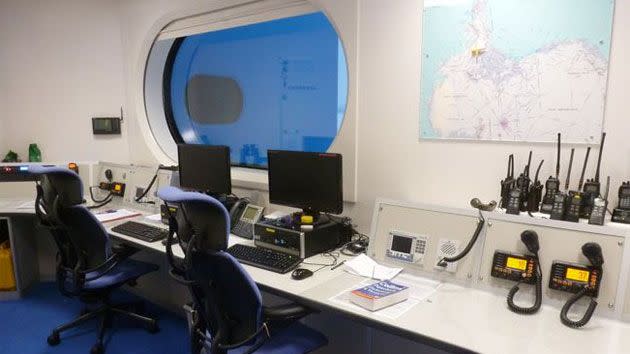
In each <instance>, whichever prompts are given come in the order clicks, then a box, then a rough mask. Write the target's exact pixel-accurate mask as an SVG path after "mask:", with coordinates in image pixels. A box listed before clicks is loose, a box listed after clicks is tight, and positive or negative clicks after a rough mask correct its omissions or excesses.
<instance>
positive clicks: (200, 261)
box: [158, 187, 328, 354]
mask: <svg viewBox="0 0 630 354" xmlns="http://www.w3.org/2000/svg"><path fill="white" fill-rule="evenodd" d="M158 196H159V197H160V198H161V199H162V200H164V202H165V203H167V204H169V203H170V204H171V205H173V204H174V205H177V206H178V209H177V212H176V214H175V215H171V216H170V218H169V219H170V225H169V226H170V227H169V229H170V232H169V237H168V238H167V242H166V243H167V256H168V262H169V264H170V266H171V269H170V273H171V276H173V277H174V278H175V279H176V280H177V281H179V282H180V283H182V284H185V285H186V286H187V287H188V288H189V290H190V294H191V297H192V299H193V304H192V307H193V310H192V314H191V315H190V316H189V320H190V329H191V330H190V335H191V337H190V338H191V352H192V353H193V354H199V353H201V354H226V353H229V354H236V353H238V354H246V353H254V352H255V353H258V354H263V353H282V354H298V353H300V354H301V353H309V352H311V351H313V350H315V349H317V348H319V347H322V346H324V345H326V344H327V343H328V341H327V339H326V337H324V336H323V335H322V334H321V333H319V332H316V331H315V330H313V329H311V328H309V327H307V326H305V325H303V324H302V323H300V322H298V321H297V320H298V319H300V318H302V317H303V316H306V315H307V314H309V313H310V312H309V311H308V310H307V309H305V308H304V307H302V306H299V305H295V304H286V305H280V306H277V307H266V306H263V304H262V297H261V294H260V290H259V289H258V287H257V286H256V284H255V283H254V281H253V280H252V278H251V277H250V276H249V274H248V273H247V272H246V271H245V270H244V269H243V267H242V266H241V265H240V264H239V263H238V261H237V260H236V259H235V258H233V257H232V256H231V255H230V254H229V253H227V252H226V251H225V250H226V248H227V245H228V237H229V235H230V218H229V214H228V212H227V210H226V209H225V207H224V206H223V205H222V204H221V203H220V202H219V201H217V200H216V199H214V198H212V197H210V196H207V195H205V194H201V193H194V192H183V191H181V190H179V189H177V188H175V187H164V188H161V189H160V190H159V191H158ZM175 233H177V239H178V240H179V246H180V247H181V248H182V251H184V259H183V260H179V261H178V260H177V259H175V258H174V257H173V250H172V247H173V236H174V234H175Z"/></svg>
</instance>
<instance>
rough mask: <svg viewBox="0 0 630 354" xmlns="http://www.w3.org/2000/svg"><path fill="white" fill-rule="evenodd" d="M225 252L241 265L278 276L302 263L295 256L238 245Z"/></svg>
mask: <svg viewBox="0 0 630 354" xmlns="http://www.w3.org/2000/svg"><path fill="white" fill-rule="evenodd" d="M227 252H228V253H229V254H231V255H232V256H233V257H234V258H236V259H237V260H238V261H239V262H241V263H244V264H247V265H251V266H254V267H258V268H262V269H266V270H270V271H272V272H276V273H280V274H284V273H287V272H290V271H291V270H293V269H295V267H297V266H298V264H300V263H301V262H302V260H301V259H300V258H299V257H297V256H293V255H290V254H286V253H282V252H277V251H273V250H270V249H266V248H261V247H253V246H246V245H240V244H237V245H234V246H232V247H230V248H228V249H227Z"/></svg>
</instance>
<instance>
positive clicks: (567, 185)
mask: <svg viewBox="0 0 630 354" xmlns="http://www.w3.org/2000/svg"><path fill="white" fill-rule="evenodd" d="M574 153H575V149H574V148H572V149H571V157H570V158H569V170H568V171H567V180H566V183H565V185H564V189H565V190H567V191H568V190H569V182H570V181H571V166H573V154H574Z"/></svg>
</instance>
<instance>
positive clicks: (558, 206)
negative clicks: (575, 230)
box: [551, 149, 575, 220]
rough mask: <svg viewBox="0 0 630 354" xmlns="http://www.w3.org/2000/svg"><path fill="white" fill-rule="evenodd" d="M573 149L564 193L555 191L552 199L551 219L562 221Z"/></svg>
mask: <svg viewBox="0 0 630 354" xmlns="http://www.w3.org/2000/svg"><path fill="white" fill-rule="evenodd" d="M574 153H575V149H571V157H570V158H569V170H568V171H567V180H566V182H565V185H564V190H565V192H561V191H557V192H556V195H555V196H554V197H553V208H552V209H551V219H553V220H564V216H565V213H566V211H567V209H566V208H567V206H566V205H567V200H566V199H567V193H566V192H568V191H569V182H570V179H571V166H572V165H573V154H574Z"/></svg>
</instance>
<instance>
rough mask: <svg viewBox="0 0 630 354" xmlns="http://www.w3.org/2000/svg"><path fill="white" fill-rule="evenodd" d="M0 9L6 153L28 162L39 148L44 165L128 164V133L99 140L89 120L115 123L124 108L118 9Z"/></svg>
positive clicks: (10, 3) (92, 3)
mask: <svg viewBox="0 0 630 354" xmlns="http://www.w3.org/2000/svg"><path fill="white" fill-rule="evenodd" d="M0 6H1V8H0V33H3V35H2V36H1V37H0V48H1V51H2V52H4V55H3V56H2V61H1V62H0V66H1V68H2V70H1V71H3V72H4V73H5V74H6V75H5V77H4V78H3V80H2V86H4V94H3V95H2V96H3V99H4V104H5V105H4V106H3V107H2V112H1V114H0V119H1V120H2V128H3V129H2V130H3V131H4V140H6V141H5V142H4V145H2V144H0V147H4V148H11V149H13V150H15V151H17V152H18V153H19V154H20V156H21V157H22V159H27V158H28V154H27V151H28V144H29V143H32V142H37V143H38V144H39V147H40V149H41V150H42V157H43V159H44V160H45V161H61V160H76V161H78V160H81V161H85V160H113V161H124V162H126V161H128V160H129V148H128V143H127V129H126V125H123V134H122V136H116V137H94V136H93V135H92V126H91V124H92V123H91V119H90V118H91V117H93V116H116V115H118V114H119V110H120V106H121V105H122V104H123V97H124V92H123V70H122V47H121V32H120V22H119V18H118V13H117V12H116V11H115V6H114V3H113V2H112V1H107V0H106V1H103V0H57V1H44V0H40V1H36V0H27V1H24V0H3V1H2V2H1V5H0ZM1 71H0V72H1ZM0 103H1V101H0ZM0 142H1V140H0ZM0 151H2V150H0Z"/></svg>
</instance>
